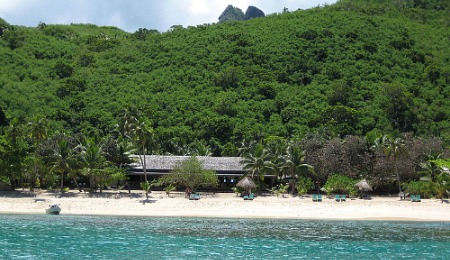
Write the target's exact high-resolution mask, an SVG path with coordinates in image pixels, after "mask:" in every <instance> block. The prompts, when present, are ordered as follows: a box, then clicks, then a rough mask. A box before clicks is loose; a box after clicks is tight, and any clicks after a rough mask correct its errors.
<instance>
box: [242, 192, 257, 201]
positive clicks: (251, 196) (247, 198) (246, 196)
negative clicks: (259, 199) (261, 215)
mask: <svg viewBox="0 0 450 260" xmlns="http://www.w3.org/2000/svg"><path fill="white" fill-rule="evenodd" d="M254 198H255V195H254V194H253V193H251V194H250V195H245V196H244V200H253V199H254Z"/></svg>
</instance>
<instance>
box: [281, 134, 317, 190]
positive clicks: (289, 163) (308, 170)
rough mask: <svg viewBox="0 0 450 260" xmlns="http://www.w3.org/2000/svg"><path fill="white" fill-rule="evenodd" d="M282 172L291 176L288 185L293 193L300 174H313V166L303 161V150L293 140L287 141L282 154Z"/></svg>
mask: <svg viewBox="0 0 450 260" xmlns="http://www.w3.org/2000/svg"><path fill="white" fill-rule="evenodd" d="M282 169H283V170H282V172H283V174H284V175H285V177H287V176H289V177H291V180H290V184H289V185H290V186H291V188H292V194H294V191H295V187H296V184H297V179H298V177H299V175H301V174H310V175H312V174H314V167H313V166H311V165H309V164H306V163H305V152H304V151H302V150H301V148H300V146H299V145H298V144H296V143H294V142H292V141H291V142H289V143H288V146H287V148H286V152H285V154H284V156H283V163H282Z"/></svg>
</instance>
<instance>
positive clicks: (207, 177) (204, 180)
mask: <svg viewBox="0 0 450 260" xmlns="http://www.w3.org/2000/svg"><path fill="white" fill-rule="evenodd" d="M161 182H162V183H167V184H172V185H175V186H182V187H186V188H189V189H190V190H191V191H192V192H196V191H197V189H198V188H199V187H216V186H217V185H218V182H219V179H218V178H217V176H216V174H215V172H214V171H210V170H205V169H204V168H203V166H202V164H201V162H200V161H199V160H198V159H197V158H196V157H189V158H188V159H186V160H184V161H183V162H181V163H180V164H179V165H177V166H176V167H174V169H173V170H172V172H171V173H170V174H168V175H165V176H163V177H161Z"/></svg>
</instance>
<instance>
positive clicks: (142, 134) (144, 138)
mask: <svg viewBox="0 0 450 260" xmlns="http://www.w3.org/2000/svg"><path fill="white" fill-rule="evenodd" d="M131 135H132V138H133V141H134V143H135V144H136V148H137V150H138V151H139V159H140V161H141V164H142V167H143V169H144V182H147V181H148V180H147V162H146V155H147V154H148V152H149V149H151V146H152V145H153V143H154V134H153V128H151V127H149V126H147V125H146V124H145V122H140V123H139V124H138V125H135V126H134V127H133V128H132V131H131Z"/></svg>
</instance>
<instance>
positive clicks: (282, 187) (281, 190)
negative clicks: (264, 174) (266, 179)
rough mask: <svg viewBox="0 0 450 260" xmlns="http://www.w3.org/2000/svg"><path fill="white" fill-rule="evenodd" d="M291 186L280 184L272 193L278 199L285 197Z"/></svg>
mask: <svg viewBox="0 0 450 260" xmlns="http://www.w3.org/2000/svg"><path fill="white" fill-rule="evenodd" d="M288 189H289V184H279V185H278V186H275V187H273V188H272V193H273V194H275V195H276V196H277V197H279V196H280V194H281V196H283V197H284V194H286V193H287V192H288Z"/></svg>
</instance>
